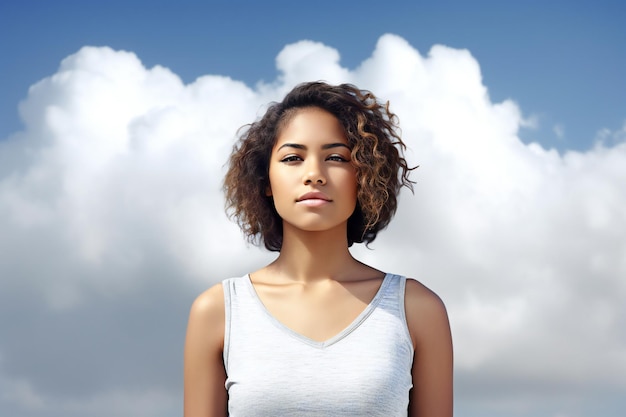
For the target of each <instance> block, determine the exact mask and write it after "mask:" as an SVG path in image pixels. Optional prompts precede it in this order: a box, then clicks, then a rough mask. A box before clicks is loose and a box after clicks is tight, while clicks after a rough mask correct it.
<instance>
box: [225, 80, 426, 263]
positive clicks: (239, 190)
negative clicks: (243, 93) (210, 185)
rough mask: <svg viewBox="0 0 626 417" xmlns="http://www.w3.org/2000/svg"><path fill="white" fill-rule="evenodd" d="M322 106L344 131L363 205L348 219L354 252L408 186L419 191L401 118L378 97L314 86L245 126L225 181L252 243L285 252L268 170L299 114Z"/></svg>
mask: <svg viewBox="0 0 626 417" xmlns="http://www.w3.org/2000/svg"><path fill="white" fill-rule="evenodd" d="M307 107H319V108H322V109H324V110H326V111H328V112H329V113H331V114H333V115H334V116H335V117H336V118H337V119H338V120H339V122H340V123H341V125H342V126H343V128H344V131H345V134H346V137H347V139H348V144H349V146H350V148H351V156H352V161H351V162H352V164H353V165H354V167H355V170H356V177H357V206H356V209H355V211H354V213H353V214H352V215H351V216H350V218H349V219H348V245H350V246H351V245H352V244H353V243H354V242H356V243H362V242H365V243H366V244H368V243H370V242H372V241H373V240H374V239H375V238H376V235H377V234H378V232H379V231H380V230H382V229H384V228H385V227H386V226H387V225H388V224H389V222H390V221H391V218H392V217H393V215H394V214H395V212H396V209H397V205H398V202H397V196H398V193H399V192H400V188H401V187H402V186H405V187H407V188H409V189H410V190H411V191H413V181H411V180H410V179H409V173H410V171H411V170H413V169H415V168H416V167H409V166H408V164H407V161H406V160H405V158H404V156H403V154H404V150H405V149H406V146H405V144H404V142H402V139H401V138H400V135H399V134H398V133H397V127H398V119H397V117H396V115H395V114H393V113H392V112H391V111H389V102H386V103H385V104H381V103H379V102H378V100H377V99H376V97H375V96H374V94H372V93H371V92H369V91H367V90H360V89H358V88H357V87H355V86H354V85H351V84H341V85H338V86H333V85H329V84H326V83H324V82H308V83H303V84H300V85H298V86H296V87H295V88H294V89H293V90H291V92H289V93H288V94H287V95H286V96H285V98H284V99H283V101H282V102H280V103H272V104H271V105H270V106H269V108H268V109H267V111H266V113H265V115H264V116H263V117H262V118H261V120H258V121H256V122H254V123H252V124H250V125H246V126H244V128H246V129H244V130H243V133H242V134H241V136H240V138H239V140H238V142H237V143H236V144H235V147H234V148H233V152H232V154H231V156H230V159H229V169H228V172H227V173H226V177H225V178H224V187H223V188H224V192H225V194H226V211H227V213H228V214H229V217H231V218H234V219H235V220H236V221H237V223H238V224H239V226H240V227H241V229H242V231H243V233H244V235H246V236H247V238H248V240H249V241H250V242H252V243H257V242H258V241H259V240H262V241H263V243H264V245H265V247H266V248H267V249H268V250H270V251H280V249H281V247H282V241H283V224H282V219H281V218H280V216H279V215H278V213H277V212H276V209H275V208H274V203H273V199H272V197H268V196H267V195H266V191H267V189H268V188H269V185H270V184H269V163H270V156H271V153H272V148H273V147H274V143H275V141H276V138H277V137H278V135H279V133H280V130H281V129H282V128H283V127H284V126H285V125H286V124H287V123H288V122H289V121H290V120H291V118H292V117H293V116H294V115H295V114H296V113H297V110H298V109H302V108H307Z"/></svg>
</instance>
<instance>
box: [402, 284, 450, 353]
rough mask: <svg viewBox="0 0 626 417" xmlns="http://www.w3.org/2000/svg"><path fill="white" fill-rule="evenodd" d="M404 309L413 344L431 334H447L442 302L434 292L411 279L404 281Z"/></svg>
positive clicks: (446, 316)
mask: <svg viewBox="0 0 626 417" xmlns="http://www.w3.org/2000/svg"><path fill="white" fill-rule="evenodd" d="M404 308H405V312H406V319H407V324H408V326H409V330H410V333H411V336H412V338H413V341H414V344H417V342H418V341H419V340H420V339H422V338H423V337H428V335H431V336H432V335H433V333H435V334H437V333H444V334H449V332H450V324H449V321H448V313H447V310H446V306H445V304H444V302H443V301H442V299H441V298H440V297H439V296H438V295H437V294H436V293H435V292H434V291H432V290H431V289H430V288H428V287H427V286H425V285H424V284H422V283H421V282H419V281H417V280H415V279H412V278H407V279H406V287H405V294H404Z"/></svg>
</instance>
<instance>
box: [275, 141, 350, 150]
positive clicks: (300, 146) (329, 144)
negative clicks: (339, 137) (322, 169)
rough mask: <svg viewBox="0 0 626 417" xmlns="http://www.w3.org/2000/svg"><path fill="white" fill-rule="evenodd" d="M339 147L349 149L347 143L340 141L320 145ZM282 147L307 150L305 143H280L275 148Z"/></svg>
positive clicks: (324, 147) (323, 147)
mask: <svg viewBox="0 0 626 417" xmlns="http://www.w3.org/2000/svg"><path fill="white" fill-rule="evenodd" d="M340 147H343V148H347V149H350V147H349V146H348V145H346V144H345V143H341V142H336V143H326V144H324V145H322V149H332V148H340ZM282 148H296V149H302V150H305V151H306V150H307V147H306V146H305V145H301V144H299V143H283V144H282V145H280V147H279V148H278V149H277V150H281V149H282Z"/></svg>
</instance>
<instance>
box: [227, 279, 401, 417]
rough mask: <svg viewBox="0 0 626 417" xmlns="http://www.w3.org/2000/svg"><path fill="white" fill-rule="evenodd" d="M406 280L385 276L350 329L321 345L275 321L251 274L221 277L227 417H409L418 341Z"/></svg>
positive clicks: (347, 328)
mask: <svg viewBox="0 0 626 417" xmlns="http://www.w3.org/2000/svg"><path fill="white" fill-rule="evenodd" d="M405 282H406V279H405V277H402V276H398V275H391V274H387V275H386V276H385V278H384V280H383V282H382V284H381V286H380V289H379V290H378V292H377V293H376V295H375V296H374V298H373V300H372V301H371V303H370V304H369V305H368V306H367V307H366V308H365V310H364V311H363V312H362V313H361V314H360V315H359V316H358V317H357V318H356V319H355V320H354V321H353V322H352V323H351V324H350V325H349V326H348V327H346V328H345V329H344V330H343V331H342V332H341V333H339V334H338V335H336V336H334V337H332V338H331V339H329V340H327V341H324V342H317V341H314V340H312V339H309V338H307V337H304V336H302V335H300V334H298V333H296V332H294V331H293V330H291V329H289V328H287V327H286V326H285V325H283V324H282V323H281V322H279V321H278V320H276V319H275V318H274V317H273V316H272V315H271V314H270V313H269V311H268V310H267V309H266V308H265V306H264V305H263V303H262V302H261V300H260V299H259V297H258V296H257V294H256V292H255V290H254V286H253V285H252V282H251V281H250V277H249V276H248V275H246V276H243V277H240V278H230V279H227V280H224V281H223V287H224V301H225V305H226V317H225V324H226V327H225V333H224V365H225V368H226V374H227V378H226V389H227V390H228V411H229V416H230V417H243V416H245V417H277V416H287V417H288V416H303V417H304V416H336V417H342V416H373V417H374V416H380V417H394V416H403V417H406V416H407V409H408V404H409V390H410V389H411V388H412V378H411V366H412V364H413V344H412V342H411V337H410V335H409V331H408V327H407V324H406V317H405V311H404V288H405Z"/></svg>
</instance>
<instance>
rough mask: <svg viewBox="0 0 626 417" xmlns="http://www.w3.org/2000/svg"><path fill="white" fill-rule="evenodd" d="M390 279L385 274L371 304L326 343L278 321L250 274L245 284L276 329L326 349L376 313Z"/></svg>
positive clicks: (388, 275) (308, 343)
mask: <svg viewBox="0 0 626 417" xmlns="http://www.w3.org/2000/svg"><path fill="white" fill-rule="evenodd" d="M390 277H391V274H388V273H387V274H385V276H384V277H383V281H382V282H381V284H380V287H379V288H378V290H377V291H376V294H375V295H374V297H373V298H372V300H371V301H370V302H369V304H367V306H365V308H364V309H363V311H361V313H359V315H358V316H357V317H356V318H355V319H354V320H353V321H352V322H351V323H350V324H348V326H346V327H345V328H344V329H343V330H341V331H340V332H339V333H337V334H336V335H334V336H332V337H330V338H329V339H326V340H324V341H317V340H314V339H311V338H310V337H307V336H305V335H303V334H301V333H298V332H296V331H295V330H293V329H291V328H290V327H288V326H287V325H285V324H284V323H283V322H282V321H280V320H278V319H277V318H276V317H275V316H274V315H273V314H272V313H271V312H270V311H269V310H268V309H267V307H266V306H265V304H263V301H262V300H261V298H260V297H259V294H258V293H257V291H256V288H254V284H253V283H252V279H251V278H250V274H247V275H246V276H245V278H246V279H245V282H246V283H247V286H248V289H249V290H250V294H251V295H252V298H253V299H254V300H255V301H256V303H257V304H258V306H259V308H260V309H261V310H262V311H263V313H264V314H265V315H266V316H267V317H268V318H269V319H270V321H271V322H272V323H273V324H274V325H275V326H276V327H278V328H279V329H280V330H282V331H283V332H285V333H287V334H288V335H289V336H291V337H293V338H295V339H297V340H299V341H301V342H303V343H306V344H307V345H310V346H313V347H316V348H319V349H322V348H326V347H328V346H331V345H334V344H335V343H337V342H339V341H341V340H343V339H345V338H346V337H347V336H348V335H350V333H352V332H353V331H354V330H356V329H357V328H358V327H359V326H360V325H361V324H362V323H363V322H364V321H365V320H366V319H367V318H368V317H369V316H370V314H372V312H373V311H374V309H375V308H376V306H377V305H378V303H380V300H381V298H382V297H383V294H384V292H385V288H386V287H387V286H388V285H389V282H390Z"/></svg>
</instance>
